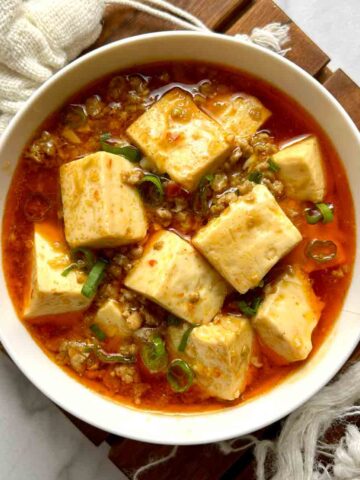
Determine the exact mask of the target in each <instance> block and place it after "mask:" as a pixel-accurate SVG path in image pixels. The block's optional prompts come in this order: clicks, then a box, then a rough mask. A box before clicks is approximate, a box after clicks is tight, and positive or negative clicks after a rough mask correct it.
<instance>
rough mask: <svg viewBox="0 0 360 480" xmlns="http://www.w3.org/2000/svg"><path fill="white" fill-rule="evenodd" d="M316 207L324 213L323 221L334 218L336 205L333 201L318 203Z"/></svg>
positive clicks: (328, 221) (329, 220) (330, 220)
mask: <svg viewBox="0 0 360 480" xmlns="http://www.w3.org/2000/svg"><path fill="white" fill-rule="evenodd" d="M316 208H317V209H318V210H319V211H320V213H321V215H322V223H330V222H332V221H333V220H334V206H333V205H332V204H331V203H317V204H316Z"/></svg>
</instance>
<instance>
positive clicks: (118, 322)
mask: <svg viewBox="0 0 360 480" xmlns="http://www.w3.org/2000/svg"><path fill="white" fill-rule="evenodd" d="M94 323H95V324H96V325H98V326H99V327H100V328H101V330H102V331H103V332H104V333H105V334H106V335H107V336H108V337H115V336H119V337H124V338H127V337H131V336H132V334H133V333H134V331H133V330H131V329H130V328H129V326H128V324H127V322H126V320H125V318H124V316H123V308H122V306H121V305H120V303H118V302H116V301H115V300H107V301H106V302H105V303H104V305H103V306H102V307H101V308H99V310H98V311H97V313H96V315H95V318H94Z"/></svg>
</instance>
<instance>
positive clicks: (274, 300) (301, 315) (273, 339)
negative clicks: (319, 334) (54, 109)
mask: <svg viewBox="0 0 360 480" xmlns="http://www.w3.org/2000/svg"><path fill="white" fill-rule="evenodd" d="M321 309H322V302H321V301H320V300H319V299H318V298H317V297H316V296H315V294H314V292H313V290H312V287H311V284H310V281H309V279H308V277H307V276H306V275H305V274H304V273H302V272H301V271H299V270H296V271H295V272H294V273H293V274H286V275H284V276H282V277H281V278H280V279H279V280H278V281H277V282H275V284H274V285H269V287H268V292H267V293H266V294H265V299H264V301H263V302H262V304H261V305H260V307H259V310H258V312H257V314H256V316H255V318H254V320H253V326H254V328H255V330H256V332H257V334H258V335H259V337H260V339H261V341H262V342H263V343H264V344H265V345H266V346H267V347H268V348H269V349H271V350H272V351H274V352H275V353H277V354H278V355H279V356H280V357H282V358H283V359H284V360H286V361H287V362H289V363H290V362H297V361H299V360H304V359H305V358H306V357H307V356H308V355H309V353H310V352H311V350H312V342H311V335H312V332H313V330H314V328H315V327H316V325H317V323H318V321H319V318H320V314H321Z"/></svg>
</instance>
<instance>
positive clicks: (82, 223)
mask: <svg viewBox="0 0 360 480" xmlns="http://www.w3.org/2000/svg"><path fill="white" fill-rule="evenodd" d="M133 168H134V167H133V165H132V164H131V162H129V161H128V160H126V159H125V158H124V157H122V156H120V155H113V154H111V153H106V152H97V153H94V154H91V155H88V156H86V157H84V158H81V159H80V160H75V161H73V162H70V163H67V164H65V165H62V166H61V167H60V181H61V195H62V202H63V208H64V222H65V236H66V240H67V241H68V243H69V244H70V246H71V247H78V246H87V247H93V248H105V247H115V246H119V245H126V244H129V243H132V242H137V241H139V240H142V239H143V238H144V237H145V235H146V231H147V220H146V216H145V211H144V208H143V205H142V201H141V198H140V195H139V193H138V191H137V190H136V188H134V187H132V186H130V185H127V184H126V183H124V181H123V178H122V175H123V174H124V173H125V172H128V171H130V170H131V169H133Z"/></svg>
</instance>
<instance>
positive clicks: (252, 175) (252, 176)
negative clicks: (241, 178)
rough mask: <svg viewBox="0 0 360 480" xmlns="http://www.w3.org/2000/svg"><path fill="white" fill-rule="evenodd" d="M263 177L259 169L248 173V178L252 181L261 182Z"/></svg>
mask: <svg viewBox="0 0 360 480" xmlns="http://www.w3.org/2000/svg"><path fill="white" fill-rule="evenodd" d="M262 178H263V174H262V173H261V172H259V171H258V170H254V171H253V172H251V173H250V174H249V175H248V179H249V180H250V182H254V183H261V180H262Z"/></svg>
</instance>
